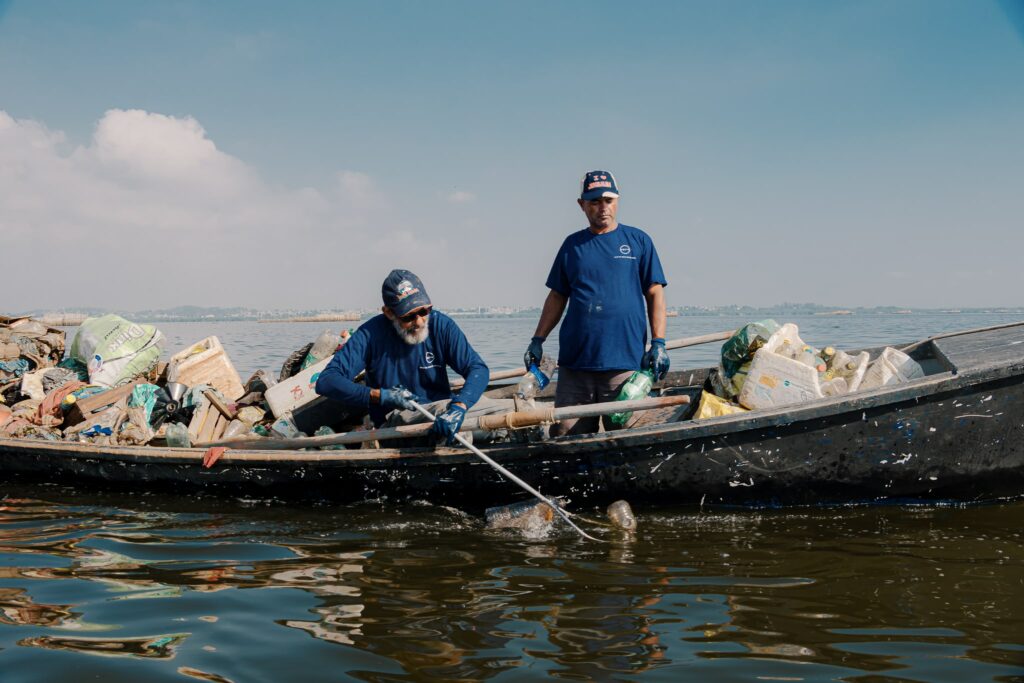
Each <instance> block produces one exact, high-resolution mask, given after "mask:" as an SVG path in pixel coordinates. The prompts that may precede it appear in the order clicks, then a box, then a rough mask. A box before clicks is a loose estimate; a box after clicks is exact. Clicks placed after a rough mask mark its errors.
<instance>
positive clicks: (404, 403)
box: [380, 385, 420, 411]
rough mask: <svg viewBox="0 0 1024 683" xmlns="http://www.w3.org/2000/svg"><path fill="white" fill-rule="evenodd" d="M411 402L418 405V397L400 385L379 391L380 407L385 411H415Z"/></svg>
mask: <svg viewBox="0 0 1024 683" xmlns="http://www.w3.org/2000/svg"><path fill="white" fill-rule="evenodd" d="M413 401H416V402H417V403H419V402H420V397H419V396H417V395H416V394H414V393H412V392H411V391H409V390H408V389H406V388H405V387H403V386H401V385H398V386H395V387H391V388H390V389H381V390H380V407H381V408H383V409H384V410H385V411H391V410H416V407H415V406H413V404H412V402H413Z"/></svg>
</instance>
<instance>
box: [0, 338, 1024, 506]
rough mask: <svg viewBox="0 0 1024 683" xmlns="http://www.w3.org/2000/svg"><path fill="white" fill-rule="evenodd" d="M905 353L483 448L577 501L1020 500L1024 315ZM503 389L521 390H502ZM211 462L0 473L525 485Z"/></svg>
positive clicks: (321, 459)
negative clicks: (777, 401) (901, 364)
mask: <svg viewBox="0 0 1024 683" xmlns="http://www.w3.org/2000/svg"><path fill="white" fill-rule="evenodd" d="M905 348H907V349H908V353H910V355H911V357H913V358H914V359H915V360H917V361H918V362H919V363H921V364H922V366H923V368H924V369H925V372H926V376H925V377H923V378H921V379H918V380H914V381H912V382H909V383H905V384H898V385H895V386H888V387H883V388H880V389H876V390H870V391H865V392H861V393H855V394H850V395H847V396H843V397H837V398H826V399H822V400H817V401H813V402H809V403H806V404H802V405H798V406H789V407H785V408H779V409H774V410H766V411H758V412H751V413H743V414H739V415H730V416H724V417H719V418H713V419H706V420H699V421H694V420H690V419H688V417H689V415H688V414H682V415H680V414H678V411H677V412H676V413H675V414H670V415H665V414H660V415H648V416H646V417H645V418H644V420H643V421H642V424H640V425H638V426H636V427H634V428H631V429H628V430H623V431H618V432H611V433H598V434H590V435H583V436H573V437H560V438H554V439H549V440H546V441H541V442H536V443H508V444H497V445H493V446H488V447H487V452H488V453H489V454H490V455H491V457H493V458H494V459H495V460H497V461H499V462H500V463H501V464H503V465H504V466H505V467H507V468H508V469H509V470H511V471H512V472H514V473H515V474H517V475H518V476H519V477H521V478H522V479H524V480H526V481H527V482H530V483H532V484H533V485H534V486H536V487H537V488H539V489H540V490H541V491H542V492H543V493H544V494H546V495H548V496H565V497H567V498H569V499H570V500H571V502H572V504H573V506H574V507H576V508H580V507H585V506H588V505H590V504H594V505H597V504H605V503H608V502H610V501H613V500H615V499H620V498H625V499H627V500H629V501H630V502H631V503H632V504H633V505H634V506H638V507H647V506H651V505H656V504H674V505H701V504H703V505H716V506H720V505H743V506H751V505H753V506H788V505H821V504H843V503H865V502H870V503H900V502H909V501H964V502H977V501H992V500H997V499H1003V498H1012V497H1018V496H1020V495H1021V494H1024V438H1022V437H1024V323H1015V324H1011V325H1004V326H999V327H996V328H985V329H982V330H969V331H965V332H959V333H951V334H947V335H939V336H937V337H932V338H929V339H926V340H923V341H921V342H918V343H916V344H914V345H911V346H910V347H905ZM880 350H881V349H874V350H871V351H872V354H873V355H874V354H877V353H878V352H879V351H880ZM708 372H709V369H704V370H693V371H689V370H684V371H681V372H674V373H672V374H671V375H670V376H669V377H668V378H666V380H665V381H664V382H663V383H661V385H659V386H660V387H661V391H662V392H663V393H665V394H678V393H685V394H688V395H690V396H692V397H693V404H694V405H692V406H691V407H690V408H689V410H688V411H687V412H689V413H692V412H693V410H694V406H695V404H696V403H697V398H698V397H699V394H700V390H701V386H702V384H703V383H704V381H705V379H706V378H707V376H708ZM503 391H504V392H508V391H509V389H500V388H499V389H496V390H494V393H495V394H496V395H500V394H501V393H502V392H503ZM549 391H550V388H549ZM652 412H654V411H652ZM202 458H203V451H202V450H201V449H174V448H154V447H120V446H109V447H95V446H91V445H86V444H78V443H63V442H48V441H37V440H22V439H19V440H11V439H3V440H0V468H2V471H3V472H4V473H5V475H7V477H8V478H10V477H12V476H15V475H17V476H19V477H24V478H32V479H36V480H44V481H48V482H69V483H73V484H74V485H76V486H79V487H95V486H108V487H109V486H126V487H129V488H131V489H133V490H138V489H141V488H144V487H162V488H164V489H171V490H174V491H187V490H193V491H194V490H197V489H198V490H207V491H222V492H228V493H230V494H232V495H236V496H237V495H253V494H255V495H258V496H268V497H281V498H288V497H294V496H301V497H314V498H324V499H330V500H334V501H339V502H352V501H362V500H381V501H386V502H388V503H391V502H401V501H410V500H426V501H430V502H433V503H437V504H446V505H453V506H458V507H461V508H463V509H481V508H483V507H486V506H490V505H496V504H501V503H507V502H513V501H515V500H519V499H522V498H523V497H525V495H526V494H524V493H523V492H522V491H520V490H519V489H518V488H517V487H516V486H514V485H513V484H511V483H509V482H508V481H505V480H504V479H503V478H502V477H501V476H500V475H498V474H497V473H496V472H495V471H494V470H492V469H491V468H490V467H489V466H488V465H487V464H485V463H483V462H482V461H481V460H479V459H478V458H477V457H476V456H474V455H472V454H471V453H469V452H467V451H466V450H465V449H462V448H445V447H440V448H437V449H427V448H380V449H364V450H317V451H257V450H250V451H245V450H229V451H227V453H225V454H224V456H223V457H222V458H221V459H220V460H219V461H218V462H217V463H216V464H215V465H214V466H213V467H211V468H209V469H207V468H204V467H203V466H202V464H201V463H202Z"/></svg>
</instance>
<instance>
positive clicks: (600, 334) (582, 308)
mask: <svg viewBox="0 0 1024 683" xmlns="http://www.w3.org/2000/svg"><path fill="white" fill-rule="evenodd" d="M577 203H578V204H579V205H580V209H582V210H583V213H584V214H585V215H586V217H587V221H588V222H589V224H590V225H589V226H588V227H587V228H585V229H583V230H580V231H579V232H574V233H573V234H571V235H569V236H568V237H566V238H565V241H564V242H562V246H561V248H560V249H559V250H558V254H557V255H556V256H555V262H554V264H553V265H552V266H551V273H550V274H549V275H548V280H547V286H548V288H549V289H550V290H551V291H550V292H548V297H547V299H546V300H545V301H544V308H543V309H542V311H541V314H540V322H538V323H537V331H536V332H534V336H533V339H531V340H530V346H529V347H528V348H527V350H526V354H525V355H524V357H523V362H524V363H525V364H526V366H527V368H529V366H530V365H531V364H532V363H539V362H540V359H541V356H542V355H543V346H542V345H543V343H544V340H545V339H547V336H548V334H550V332H551V330H553V329H554V328H555V325H557V324H558V321H559V320H561V318H562V313H563V312H564V311H565V308H566V305H567V304H568V307H569V312H568V313H567V314H566V316H565V321H564V322H562V328H561V330H560V331H559V335H558V345H559V351H558V386H557V389H556V391H555V406H572V405H584V404H588V403H601V402H604V401H614V400H615V398H616V397H617V396H618V393H619V389H620V387H621V386H622V384H623V383H624V382H625V381H626V380H627V379H629V377H630V374H631V373H632V372H633V371H635V370H636V369H637V368H651V369H652V370H653V372H654V376H655V379H661V378H663V377H664V376H665V374H666V373H667V372H668V368H669V359H668V352H667V351H666V350H665V294H664V287H665V286H666V285H667V284H668V282H667V281H666V280H665V274H664V273H663V272H662V270H661V261H660V260H659V259H658V252H657V251H656V250H655V248H654V242H652V241H651V238H650V237H649V236H648V235H647V233H645V232H644V231H643V230H639V229H637V228H634V227H632V226H629V225H623V224H621V223H619V222H618V219H617V217H616V216H617V214H618V209H619V189H618V186H617V185H616V183H615V177H614V176H613V175H612V174H611V173H610V172H608V171H590V172H589V173H587V174H586V175H584V176H583V181H582V182H581V184H580V196H579V199H578V200H577ZM645 305H646V310H645ZM648 323H649V324H650V328H651V348H650V350H648V351H647V352H644V348H645V347H646V345H647V325H648ZM604 426H605V429H606V430H609V429H612V428H613V425H612V423H611V421H610V420H609V419H608V418H607V416H606V417H605V419H604ZM556 428H557V429H556ZM597 428H598V423H597V418H596V417H592V418H582V419H580V420H577V421H563V422H562V423H560V424H559V425H555V428H552V435H561V434H583V433H589V432H596V431H597Z"/></svg>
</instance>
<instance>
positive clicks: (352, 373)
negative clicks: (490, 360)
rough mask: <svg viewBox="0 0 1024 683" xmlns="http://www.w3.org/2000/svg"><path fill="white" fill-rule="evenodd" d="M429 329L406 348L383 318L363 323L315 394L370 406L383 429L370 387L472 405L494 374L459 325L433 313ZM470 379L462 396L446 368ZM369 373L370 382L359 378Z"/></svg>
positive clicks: (325, 372) (381, 414) (322, 375)
mask: <svg viewBox="0 0 1024 683" xmlns="http://www.w3.org/2000/svg"><path fill="white" fill-rule="evenodd" d="M427 328H428V329H429V330H430V333H429V335H428V336H427V338H426V340H425V341H424V342H423V343H421V344H406V343H405V342H404V341H403V340H402V338H401V337H399V336H398V333H397V332H396V331H395V329H394V326H393V325H392V323H391V321H390V320H388V319H387V318H386V317H385V316H384V315H378V316H374V317H373V318H370V319H369V320H367V321H366V322H365V323H363V324H362V325H361V326H360V327H359V329H358V330H356V331H355V334H353V335H352V338H351V339H349V340H348V341H347V342H346V343H345V345H344V346H343V347H341V350H339V351H338V352H337V353H335V354H334V358H332V359H331V362H330V363H328V364H327V367H326V368H324V370H323V372H321V373H320V377H319V378H318V379H317V381H316V393H318V394H320V395H321V396H327V397H328V398H332V399H334V400H335V401H339V402H340V403H344V404H345V405H348V406H352V407H356V408H367V407H368V408H369V411H370V418H371V419H372V420H373V423H374V424H376V425H380V424H381V423H383V421H384V416H385V412H384V409H383V408H381V407H380V405H379V404H376V403H375V404H373V405H370V389H371V388H375V389H377V388H384V389H390V388H391V387H394V386H396V385H401V386H403V387H405V388H406V389H408V390H409V391H411V392H412V393H414V394H416V395H417V396H419V397H420V398H422V399H424V400H425V401H428V402H429V401H441V400H444V399H454V400H458V401H460V402H462V403H465V404H466V406H467V407H469V408H471V407H473V404H475V403H476V402H477V401H478V400H479V399H480V394H482V393H483V392H484V390H485V389H486V388H487V382H488V381H490V376H491V373H490V370H488V369H487V365H486V364H485V363H484V361H483V359H481V358H480V354H478V353H477V352H476V351H474V350H473V347H472V346H470V345H469V341H468V340H467V339H466V335H465V334H463V333H462V330H461V329H459V326H458V325H456V324H455V321H454V320H452V319H451V318H449V317H448V316H446V315H445V314H444V313H439V312H438V311H432V312H431V313H430V319H429V321H428V322H427ZM449 367H450V368H452V369H453V370H455V372H457V373H459V374H460V375H462V377H463V378H464V379H465V380H466V383H465V384H464V385H463V387H462V390H461V391H460V392H459V393H458V394H453V393H452V388H451V385H450V384H449V383H448V370H447V369H448V368H449ZM362 370H366V383H365V384H356V383H355V382H353V381H352V380H353V379H355V377H356V375H358V374H359V373H360V372H361V371H362Z"/></svg>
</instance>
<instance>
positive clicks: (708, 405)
mask: <svg viewBox="0 0 1024 683" xmlns="http://www.w3.org/2000/svg"><path fill="white" fill-rule="evenodd" d="M748 412H750V411H749V410H747V409H746V408H744V407H743V406H738V405H736V404H735V403H730V402H729V401H726V400H725V399H724V398H719V397H717V396H715V395H714V394H709V393H708V392H706V391H702V392H701V394H700V407H699V408H698V409H697V414H696V415H695V416H694V419H695V420H703V419H705V418H708V417H721V416H722V415H732V414H734V413H748Z"/></svg>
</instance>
